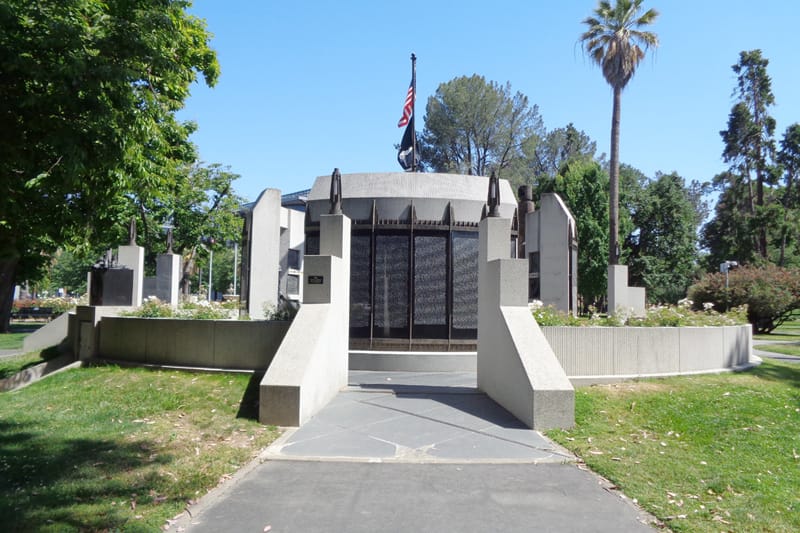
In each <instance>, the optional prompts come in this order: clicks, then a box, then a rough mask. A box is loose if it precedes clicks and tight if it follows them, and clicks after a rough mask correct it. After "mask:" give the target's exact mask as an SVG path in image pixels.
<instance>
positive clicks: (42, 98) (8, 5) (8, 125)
mask: <svg viewBox="0 0 800 533" xmlns="http://www.w3.org/2000/svg"><path fill="white" fill-rule="evenodd" d="M189 6H190V2H188V1H185V0H161V1H159V2H153V1H149V0H108V1H105V2H97V1H94V0H39V1H36V2H30V1H28V0H0V72H2V73H3V75H2V76H0V176H2V181H3V184H4V193H3V194H2V195H0V331H5V330H6V329H7V327H8V321H9V318H10V310H11V299H12V298H13V286H14V283H15V281H19V280H23V279H26V278H27V277H30V276H32V275H35V271H36V269H37V268H38V267H40V266H41V265H42V263H43V262H44V261H45V259H46V257H47V256H48V255H49V254H50V253H52V252H53V251H54V250H55V249H56V248H58V247H59V246H63V245H67V246H78V245H82V244H84V245H88V244H90V243H96V242H99V241H102V240H103V239H104V236H105V235H107V234H108V232H109V231H113V228H114V227H115V226H118V225H119V224H120V223H121V222H122V219H123V218H124V216H125V214H126V213H125V212H126V210H127V207H128V206H129V203H128V202H127V201H126V197H127V195H128V193H130V192H131V191H134V190H136V191H147V190H157V189H158V188H159V187H161V186H162V185H163V184H164V183H170V182H171V181H172V180H174V177H175V172H176V169H177V168H178V167H179V165H180V164H182V163H183V162H185V161H191V160H193V158H194V157H195V154H194V150H193V147H192V146H191V145H190V143H189V142H188V136H189V133H190V132H191V129H192V126H191V125H190V124H184V123H180V122H179V121H177V120H176V118H175V112H176V111H177V110H179V109H180V108H181V107H182V106H183V102H184V100H185V99H186V97H187V96H188V94H189V87H190V85H191V84H192V83H193V82H194V81H195V80H196V79H197V77H198V75H202V76H203V77H204V79H205V82H206V83H207V84H208V85H213V84H214V83H215V82H216V79H217V76H218V73H219V66H218V64H217V59H216V55H215V53H214V51H213V50H211V48H210V47H209V41H210V34H209V33H208V31H207V30H206V26H205V23H204V22H203V21H201V20H199V19H197V18H196V17H193V16H191V15H189V14H188V13H187V12H186V10H187V8H188V7H189Z"/></svg>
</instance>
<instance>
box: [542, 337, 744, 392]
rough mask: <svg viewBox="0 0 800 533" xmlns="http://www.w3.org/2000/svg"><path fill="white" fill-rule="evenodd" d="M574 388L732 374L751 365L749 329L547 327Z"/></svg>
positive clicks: (548, 338) (555, 349)
mask: <svg viewBox="0 0 800 533" xmlns="http://www.w3.org/2000/svg"><path fill="white" fill-rule="evenodd" d="M542 332H543V333H544V335H545V337H546V338H547V340H548V342H549V343H550V346H551V347H552V348H553V351H554V352H555V354H556V357H557V358H558V360H559V362H560V363H561V366H562V367H563V368H564V371H565V372H566V373H567V376H569V378H570V380H571V381H572V382H573V383H577V384H588V383H599V382H604V381H615V380H616V381H618V380H621V379H628V378H635V377H645V376H662V375H670V374H691V373H699V372H713V371H720V370H728V369H732V368H737V367H741V366H744V365H746V364H748V362H749V361H750V354H751V352H752V344H753V341H752V329H751V327H750V325H747V324H746V325H742V326H720V327H679V328H668V327H664V328H628V327H569V326H544V327H542Z"/></svg>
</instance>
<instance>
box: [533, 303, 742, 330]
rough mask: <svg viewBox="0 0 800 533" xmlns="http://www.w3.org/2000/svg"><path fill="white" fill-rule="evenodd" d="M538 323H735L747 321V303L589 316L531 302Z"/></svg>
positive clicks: (644, 324) (585, 324)
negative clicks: (725, 307) (722, 308)
mask: <svg viewBox="0 0 800 533" xmlns="http://www.w3.org/2000/svg"><path fill="white" fill-rule="evenodd" d="M528 307H529V308H530V309H531V313H532V314H533V317H534V318H535V319H536V322H537V323H538V324H539V325H540V326H613V327H620V326H629V327H651V328H653V327H680V326H736V325H741V324H747V306H741V307H736V308H734V309H731V310H729V311H728V312H727V313H718V312H716V311H714V309H713V305H712V306H708V305H704V310H703V311H693V310H692V302H691V301H690V300H686V301H683V300H682V301H681V302H678V305H677V306H663V305H657V306H651V307H650V308H648V309H647V312H646V314H645V316H643V317H637V316H633V315H632V313H628V312H625V310H622V309H620V310H618V311H617V313H615V314H614V315H610V316H604V315H599V314H598V313H597V312H594V311H593V312H592V314H591V316H589V317H574V316H572V315H570V314H568V313H565V312H563V311H559V310H558V309H555V308H554V307H552V306H549V305H548V306H545V305H542V303H541V302H532V303H531V304H529V306H528Z"/></svg>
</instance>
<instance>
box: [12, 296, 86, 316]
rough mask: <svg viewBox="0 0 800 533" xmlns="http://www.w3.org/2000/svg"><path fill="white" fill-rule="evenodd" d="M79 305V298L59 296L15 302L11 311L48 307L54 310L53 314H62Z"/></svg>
mask: <svg viewBox="0 0 800 533" xmlns="http://www.w3.org/2000/svg"><path fill="white" fill-rule="evenodd" d="M78 303H79V301H78V299H77V298H63V297H57V296H54V297H51V298H35V299H30V300H14V302H13V303H12V304H11V311H12V312H17V311H19V310H20V309H22V308H26V307H28V308H30V307H39V308H42V307H48V308H50V309H52V310H53V313H57V314H61V313H66V312H67V311H69V310H70V309H73V308H74V307H75V306H76V305H78Z"/></svg>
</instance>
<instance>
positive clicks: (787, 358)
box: [753, 339, 800, 364]
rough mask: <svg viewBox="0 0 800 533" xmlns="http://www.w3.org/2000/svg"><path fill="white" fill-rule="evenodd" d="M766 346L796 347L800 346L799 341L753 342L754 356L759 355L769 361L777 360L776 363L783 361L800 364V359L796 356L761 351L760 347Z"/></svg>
mask: <svg viewBox="0 0 800 533" xmlns="http://www.w3.org/2000/svg"><path fill="white" fill-rule="evenodd" d="M764 344H793V345H795V346H798V345H800V342H798V341H767V340H755V339H754V340H753V355H757V356H758V357H761V358H764V357H766V358H768V359H775V360H776V361H782V362H784V363H796V364H800V357H796V356H794V355H784V354H780V353H775V352H767V351H765V350H759V349H758V346H760V345H764Z"/></svg>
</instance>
